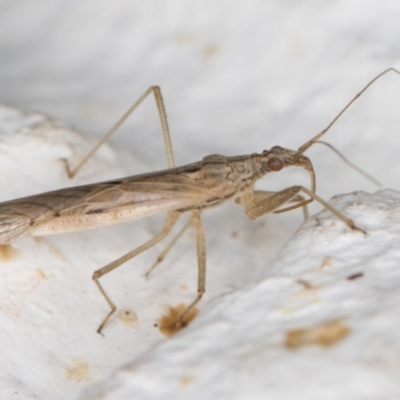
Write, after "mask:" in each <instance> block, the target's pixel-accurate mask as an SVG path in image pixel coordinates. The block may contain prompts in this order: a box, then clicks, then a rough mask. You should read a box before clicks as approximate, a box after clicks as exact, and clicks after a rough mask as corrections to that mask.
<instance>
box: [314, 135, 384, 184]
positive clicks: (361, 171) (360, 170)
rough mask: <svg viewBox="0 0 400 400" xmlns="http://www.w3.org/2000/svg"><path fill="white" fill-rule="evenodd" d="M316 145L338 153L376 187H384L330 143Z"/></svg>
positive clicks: (319, 141)
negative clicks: (321, 145)
mask: <svg viewBox="0 0 400 400" xmlns="http://www.w3.org/2000/svg"><path fill="white" fill-rule="evenodd" d="M314 143H319V144H323V145H325V146H327V147H329V148H330V149H331V150H332V151H333V152H334V153H336V154H337V155H338V156H339V157H340V158H341V160H342V161H343V162H344V163H346V164H347V165H348V166H349V167H350V168H353V169H354V170H356V171H357V172H358V173H359V174H361V175H362V176H364V178H366V179H368V180H369V181H371V182H372V183H374V184H375V185H376V186H379V187H382V186H383V185H382V183H381V182H379V181H378V180H377V179H375V178H374V177H373V176H372V175H370V174H368V173H367V172H365V171H363V170H362V169H361V168H360V167H357V165H355V164H353V163H352V162H351V161H350V160H348V159H347V158H346V157H345V156H344V155H343V154H342V153H341V152H340V151H339V150H338V149H336V148H335V147H334V146H332V145H331V144H330V143H328V142H323V141H322V140H317V141H316V142H314Z"/></svg>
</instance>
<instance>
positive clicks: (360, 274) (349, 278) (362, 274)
mask: <svg viewBox="0 0 400 400" xmlns="http://www.w3.org/2000/svg"><path fill="white" fill-rule="evenodd" d="M363 276H364V273H363V272H357V273H355V274H353V275H350V276H348V277H347V280H348V281H352V280H354V279H358V278H362V277H363Z"/></svg>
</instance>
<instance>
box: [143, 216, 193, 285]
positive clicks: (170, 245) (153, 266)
mask: <svg viewBox="0 0 400 400" xmlns="http://www.w3.org/2000/svg"><path fill="white" fill-rule="evenodd" d="M190 225H192V220H191V219H189V220H188V221H187V222H186V224H185V225H183V227H182V228H181V230H180V231H179V232H178V233H177V234H176V235H175V236H174V238H173V239H172V240H171V241H170V242H169V243H168V245H167V247H166V248H165V249H164V250H163V251H162V252H161V253H160V254H159V255H158V257H157V260H156V261H155V262H154V264H153V265H152V266H151V267H150V268H149V270H148V271H147V272H146V273H145V275H144V276H145V277H146V278H148V277H149V275H150V274H151V273H152V272H153V270H154V269H155V268H156V267H157V265H158V264H160V262H162V261H163V260H164V258H165V257H166V256H167V254H168V253H169V251H170V250H171V249H172V247H174V245H175V243H176V242H177V241H178V239H179V238H180V237H181V236H182V235H183V234H184V233H185V232H186V230H187V229H188V228H189V226H190Z"/></svg>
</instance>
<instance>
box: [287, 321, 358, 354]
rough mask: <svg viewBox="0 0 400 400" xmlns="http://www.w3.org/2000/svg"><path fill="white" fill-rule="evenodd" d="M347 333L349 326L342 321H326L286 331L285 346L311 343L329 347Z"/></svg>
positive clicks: (292, 347) (293, 346)
mask: <svg viewBox="0 0 400 400" xmlns="http://www.w3.org/2000/svg"><path fill="white" fill-rule="evenodd" d="M349 333H350V328H349V327H348V326H346V325H344V324H343V323H342V322H339V321H331V322H326V323H324V324H321V325H318V326H314V327H312V328H299V329H293V330H291V331H289V332H287V333H286V340H285V346H286V347H288V348H290V349H295V348H297V347H301V346H306V345H312V344H318V345H320V346H323V347H329V346H332V345H334V344H335V343H336V342H338V341H340V340H342V339H344V338H345V337H346V336H347V335H348V334H349Z"/></svg>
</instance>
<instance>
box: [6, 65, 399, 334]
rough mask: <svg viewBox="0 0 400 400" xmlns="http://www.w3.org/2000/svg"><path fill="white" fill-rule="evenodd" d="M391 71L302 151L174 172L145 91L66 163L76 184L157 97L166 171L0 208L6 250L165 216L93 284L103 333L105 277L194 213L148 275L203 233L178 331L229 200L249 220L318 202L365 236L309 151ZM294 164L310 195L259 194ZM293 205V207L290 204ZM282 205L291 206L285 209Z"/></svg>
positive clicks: (219, 159) (218, 159)
mask: <svg viewBox="0 0 400 400" xmlns="http://www.w3.org/2000/svg"><path fill="white" fill-rule="evenodd" d="M389 71H393V72H396V73H398V74H400V72H399V71H398V70H396V69H393V68H390V69H387V70H386V71H384V72H382V73H381V74H379V75H378V76H376V77H375V78H374V79H373V80H372V81H370V82H369V83H368V85H366V86H365V87H364V88H363V89H362V90H361V91H360V92H359V93H358V94H357V95H356V96H355V97H354V98H353V99H352V100H351V101H350V102H349V103H348V104H347V105H346V106H345V107H344V108H343V109H342V111H340V113H339V114H338V115H337V116H336V117H335V118H334V119H333V121H332V122H331V123H330V124H329V125H328V126H327V127H326V128H325V129H324V130H323V131H321V132H320V133H319V134H318V135H316V136H314V137H313V138H312V139H311V140H309V141H307V142H306V143H305V144H303V145H302V146H300V148H299V149H298V150H297V151H293V150H287V149H284V148H282V147H278V146H275V147H273V148H272V149H270V150H264V151H263V152H261V153H254V154H250V155H242V156H234V157H226V156H222V155H217V154H214V155H210V156H207V157H204V158H203V159H202V160H201V161H198V162H194V163H192V164H188V165H184V166H181V167H175V162H174V156H173V152H172V145H171V139H170V134H169V129H168V124H167V117H166V112H165V107H164V103H163V99H162V96H161V91H160V88H159V87H158V86H152V87H150V88H149V89H147V90H146V91H145V92H144V93H143V95H142V96H141V97H140V98H139V99H138V100H137V101H136V102H135V103H134V104H133V105H132V106H131V107H130V108H129V110H128V111H127V112H126V113H125V114H124V115H123V116H122V118H121V119H120V120H119V121H118V122H117V123H116V124H115V125H114V127H113V128H112V129H111V130H110V131H109V132H108V133H107V134H106V135H105V136H104V137H103V138H102V139H101V140H100V141H99V143H97V145H96V146H95V147H94V148H93V149H92V150H91V151H90V152H89V153H88V154H87V156H86V157H85V158H84V159H83V160H82V161H81V162H80V163H79V164H78V165H77V166H76V167H75V168H74V169H73V170H70V168H69V164H68V162H67V161H66V160H64V161H65V165H66V170H67V172H68V175H69V177H70V178H73V177H74V176H75V175H76V174H77V172H78V171H79V170H80V169H81V168H82V166H83V165H84V164H85V163H86V162H87V161H88V160H89V159H90V157H91V156H92V155H93V154H94V153H95V152H96V151H97V149H98V148H99V147H100V146H101V145H102V144H103V143H105V142H106V141H107V140H108V139H109V138H110V136H111V135H112V134H113V133H114V132H115V131H116V130H117V129H118V128H119V127H120V126H121V124H122V123H123V122H124V121H125V120H126V119H127V118H128V117H129V116H130V115H131V114H132V113H133V111H134V110H135V109H136V108H137V107H138V106H139V105H140V103H142V101H143V100H144V99H145V98H146V97H147V96H148V95H149V94H151V93H153V94H154V97H155V100H156V104H157V108H158V111H159V115H160V120H161V126H162V132H163V137H164V142H165V148H166V153H167V159H168V169H166V170H163V171H158V172H152V173H148V174H142V175H135V176H131V177H127V178H122V179H118V180H113V181H108V182H101V183H95V184H90V185H84V186H77V187H72V188H67V189H60V190H56V191H52V192H47V193H42V194H38V195H35V196H29V197H25V198H21V199H17V200H12V201H7V202H4V203H0V244H7V243H9V242H11V241H13V240H15V239H17V238H19V237H22V236H29V235H31V236H41V235H49V234H55V233H61V232H73V231H79V230H85V229H92V228H98V227H102V226H106V225H112V224H117V223H120V222H125V221H127V220H133V219H137V218H142V217H146V216H148V215H152V214H155V213H159V212H167V218H166V222H165V225H164V227H163V228H162V230H161V231H160V232H159V233H158V234H156V235H155V236H154V237H153V238H152V239H150V240H149V241H147V242H146V243H144V244H142V245H141V246H139V247H137V248H136V249H134V250H132V251H130V252H129V253H127V254H125V255H123V256H122V257H120V258H118V259H117V260H115V261H113V262H111V263H110V264H108V265H106V266H104V267H102V268H100V269H98V270H97V271H95V272H94V274H93V280H94V282H95V283H96V285H97V287H98V289H99V290H100V292H101V294H102V295H103V296H104V298H105V300H106V301H107V303H108V305H109V306H110V312H109V313H108V314H107V315H106V317H105V318H104V320H103V322H102V323H101V324H100V326H99V328H98V330H97V331H98V332H99V333H101V331H102V329H103V328H104V326H105V324H106V323H107V321H108V320H109V319H110V317H111V315H112V314H113V313H114V312H115V310H116V306H115V305H114V303H113V302H112V301H111V299H110V297H109V296H108V294H107V293H106V292H105V290H104V288H103V286H102V285H101V284H100V281H99V279H100V278H101V277H102V276H104V275H105V274H107V273H109V272H111V271H112V270H114V269H116V268H117V267H119V266H120V265H121V264H123V263H125V262H126V261H128V260H130V259H131V258H133V257H135V256H136V255H138V254H140V253H142V252H143V251H145V250H147V249H149V248H150V247H152V246H154V245H155V244H156V243H158V242H159V241H161V240H162V239H164V238H165V237H166V236H167V235H168V234H169V233H170V231H171V229H172V227H173V226H174V224H175V223H176V221H177V220H178V218H179V217H180V216H181V214H183V213H185V212H190V213H191V219H190V220H189V221H188V222H187V223H186V224H185V225H184V226H183V228H182V229H181V230H180V231H179V232H178V234H177V235H176V236H175V237H174V238H173V240H172V241H171V243H170V244H169V245H168V246H167V248H166V249H165V250H164V252H163V253H161V255H160V256H159V258H158V260H157V261H156V263H155V264H154V265H153V266H152V267H151V268H150V270H149V271H148V274H149V273H150V272H151V271H152V270H153V269H154V267H155V266H156V265H157V263H158V262H160V261H161V260H162V259H163V258H164V256H165V255H166V254H167V252H168V251H169V250H170V249H171V247H172V246H173V245H174V243H175V242H176V241H177V240H178V238H179V237H180V236H181V235H182V234H183V232H184V231H185V230H186V229H187V228H188V227H189V226H190V225H191V224H193V225H194V227H195V229H196V235H197V261H198V286H197V292H198V294H197V297H196V298H195V299H194V300H193V301H192V303H190V304H189V305H188V306H187V307H186V309H185V310H184V311H183V312H182V313H181V314H180V316H179V318H178V322H177V328H179V327H180V326H181V324H182V321H183V320H184V319H185V317H186V316H187V315H188V313H189V311H190V310H192V309H193V307H194V306H195V305H196V304H197V303H198V302H199V301H200V299H201V297H202V296H203V294H204V292H205V275H206V255H205V254H206V248H205V239H204V230H203V225H202V222H201V218H200V217H201V213H202V211H203V210H205V209H207V208H210V207H215V206H218V205H220V204H222V203H224V202H225V201H228V200H234V201H235V202H236V203H238V204H239V205H241V206H242V207H243V209H244V211H245V213H246V214H247V216H248V217H249V218H250V219H257V218H259V217H261V216H263V215H265V214H268V213H272V212H275V213H280V212H285V211H289V210H293V209H295V208H299V207H303V208H304V210H306V205H307V204H308V203H310V202H311V201H313V200H316V201H318V202H319V203H321V204H322V205H323V206H324V207H326V208H327V209H328V210H330V211H331V212H332V213H333V214H335V215H336V216H337V217H338V218H340V219H341V220H342V221H343V222H344V223H345V224H346V225H347V226H348V227H349V228H351V229H355V230H359V231H361V232H364V231H363V230H362V229H360V228H357V227H356V226H355V225H354V223H353V221H352V220H351V219H349V218H347V217H346V216H345V215H343V214H342V213H341V212H339V211H338V210H336V209H335V208H334V207H332V206H331V205H330V204H328V203H327V202H326V201H324V200H323V199H321V198H320V197H319V196H318V195H317V194H316V193H315V189H316V188H315V174H314V170H313V166H312V164H311V161H310V160H309V159H308V158H307V157H306V156H304V155H303V153H304V152H305V151H306V150H307V149H308V148H310V147H311V146H312V145H313V144H314V143H316V142H317V141H318V140H319V139H320V138H321V137H322V136H323V135H324V134H325V133H326V132H327V131H328V130H329V129H330V128H331V127H332V125H333V124H334V123H335V122H336V121H337V120H338V119H339V118H340V116H341V115H342V114H343V113H344V112H345V111H346V110H347V109H348V108H349V107H350V105H351V104H353V103H354V101H355V100H356V99H357V98H358V97H359V96H360V95H361V94H362V93H364V92H365V91H366V90H367V89H368V88H369V87H370V86H371V85H372V84H373V83H374V82H375V81H376V80H378V79H379V78H380V77H381V76H382V75H384V74H386V73H387V72H389ZM291 166H297V167H302V168H304V169H305V170H306V171H307V172H308V173H309V174H310V179H311V187H310V189H308V188H306V187H303V186H292V187H289V188H287V189H283V190H281V191H279V192H269V191H257V190H254V184H255V182H256V181H257V180H259V179H260V178H262V177H263V176H264V175H266V174H268V173H272V172H278V171H281V170H282V169H283V168H286V167H291ZM300 193H302V194H305V195H307V196H308V198H304V197H303V196H302V195H301V194H300ZM289 202H290V203H293V204H291V205H288V206H285V205H286V204H287V203H289ZM282 206H285V207H284V208H281V207H282Z"/></svg>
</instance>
